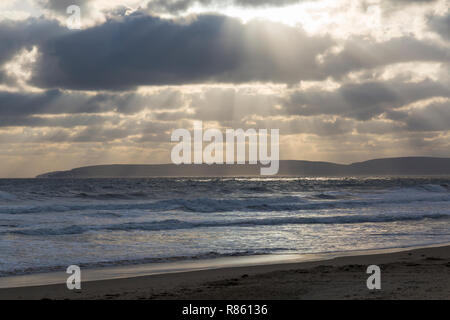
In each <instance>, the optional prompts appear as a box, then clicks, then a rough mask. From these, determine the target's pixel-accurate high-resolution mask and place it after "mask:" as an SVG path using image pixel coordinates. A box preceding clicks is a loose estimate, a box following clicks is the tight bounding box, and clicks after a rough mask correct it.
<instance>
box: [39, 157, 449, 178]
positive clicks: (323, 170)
mask: <svg viewBox="0 0 450 320" xmlns="http://www.w3.org/2000/svg"><path fill="white" fill-rule="evenodd" d="M259 169H260V165H249V164H245V165H206V164H202V165H179V166H177V165H174V164H161V165H134V164H129V165H128V164H120V165H99V166H90V167H81V168H76V169H72V170H68V171H57V172H49V173H45V174H42V175H39V176H37V177H36V178H114V177H116V178H135V177H194V176H195V177H213V176H216V177H221V176H259V173H260V171H259ZM278 175H281V176H374V175H450V158H431V157H405V158H386V159H375V160H369V161H364V162H357V163H352V164H349V165H343V164H336V163H331V162H317V161H300V160H282V161H280V170H279V172H278Z"/></svg>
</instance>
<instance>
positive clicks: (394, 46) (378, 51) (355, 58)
mask: <svg viewBox="0 0 450 320" xmlns="http://www.w3.org/2000/svg"><path fill="white" fill-rule="evenodd" d="M323 59H324V61H323V64H322V65H321V68H322V69H323V72H324V73H325V74H327V75H331V76H334V77H337V78H339V77H341V76H343V75H345V74H347V73H348V72H351V71H357V70H363V69H371V68H376V67H380V66H385V65H389V64H394V63H402V62H410V61H422V62H449V61H450V52H449V50H448V48H446V47H441V46H439V45H437V44H436V43H434V42H430V41H426V40H423V41H420V40H417V39H415V38H413V37H400V38H393V39H390V40H387V41H384V42H375V41H374V40H367V39H362V38H356V39H351V40H348V41H346V42H345V44H344V47H343V50H342V51H340V52H339V53H337V54H333V53H330V54H328V55H326V56H325V57H324V58H323Z"/></svg>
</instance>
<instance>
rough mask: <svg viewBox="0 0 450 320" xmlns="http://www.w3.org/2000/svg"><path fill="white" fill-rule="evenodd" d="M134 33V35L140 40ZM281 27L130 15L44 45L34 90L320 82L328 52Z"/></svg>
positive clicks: (318, 41) (325, 40) (324, 40)
mask: <svg viewBox="0 0 450 320" xmlns="http://www.w3.org/2000/svg"><path fill="white" fill-rule="evenodd" d="M138 30H139V32H137V31H138ZM332 43H333V42H332V40H331V39H330V38H329V37H309V36H307V35H306V34H305V33H304V32H303V31H302V30H299V29H296V28H291V27H287V26H284V25H281V24H275V23H269V22H266V23H265V22H260V21H254V22H251V23H248V24H245V25H244V24H242V23H241V22H240V21H239V20H237V19H233V18H228V17H225V16H217V15H202V16H199V17H198V18H197V19H195V20H194V21H192V22H189V23H188V22H186V23H182V22H180V21H176V22H175V21H172V20H164V19H159V18H156V17H149V16H143V15H133V16H128V17H125V18H124V19H123V20H121V21H112V20H110V21H108V22H106V23H105V24H103V25H100V26H97V27H94V28H91V29H87V30H84V31H80V32H78V33H72V34H70V35H67V36H65V37H59V38H57V39H53V40H51V41H48V42H46V44H45V45H44V46H42V47H41V48H40V51H41V52H42V57H41V59H40V60H39V61H38V62H37V64H36V69H35V70H34V71H35V72H34V77H33V83H34V84H36V85H38V86H40V87H43V88H49V87H61V88H71V89H87V90H97V89H129V88H133V87H135V86H138V85H144V84H146V85H163V84H185V83H205V82H235V83H239V82H247V81H274V82H296V81H298V80H299V79H317V78H321V77H322V75H320V74H319V70H318V69H317V66H316V61H315V57H316V55H317V54H319V53H322V52H324V50H325V49H327V48H329V47H330V46H331V45H332Z"/></svg>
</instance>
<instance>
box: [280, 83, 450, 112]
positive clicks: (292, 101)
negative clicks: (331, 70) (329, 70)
mask: <svg viewBox="0 0 450 320" xmlns="http://www.w3.org/2000/svg"><path fill="white" fill-rule="evenodd" d="M432 97H450V89H449V88H448V87H447V86H445V85H442V84H440V83H437V82H433V81H430V80H425V81H422V82H419V83H405V82H401V81H396V80H390V81H385V82H366V83H361V84H346V85H343V86H342V87H340V88H339V89H336V90H334V91H323V90H319V89H315V90H314V89H312V90H307V91H297V92H294V93H292V94H291V95H290V96H289V97H288V98H287V99H285V101H284V102H283V111H285V112H286V113H287V114H291V115H303V116H311V115H340V116H343V117H347V118H354V119H358V120H369V119H371V118H374V117H376V116H379V115H381V114H383V113H385V112H388V111H391V110H393V109H396V108H399V107H401V106H404V105H407V104H409V103H412V102H415V101H419V100H423V99H427V98H432Z"/></svg>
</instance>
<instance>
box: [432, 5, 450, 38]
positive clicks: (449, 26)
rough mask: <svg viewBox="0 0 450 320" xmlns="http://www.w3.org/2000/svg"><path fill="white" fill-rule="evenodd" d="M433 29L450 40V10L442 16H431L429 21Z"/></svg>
mask: <svg viewBox="0 0 450 320" xmlns="http://www.w3.org/2000/svg"><path fill="white" fill-rule="evenodd" d="M428 24H429V26H430V27H431V29H432V30H434V31H435V32H437V33H438V34H440V35H441V36H442V38H444V39H446V40H450V11H449V12H447V14H445V15H442V16H431V17H429V21H428Z"/></svg>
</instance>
